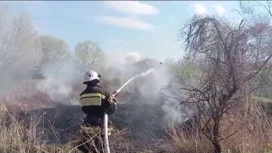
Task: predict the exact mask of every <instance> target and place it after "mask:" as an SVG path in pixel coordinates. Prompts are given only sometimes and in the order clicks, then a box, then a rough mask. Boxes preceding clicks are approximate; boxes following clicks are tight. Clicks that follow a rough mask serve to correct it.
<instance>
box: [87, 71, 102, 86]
mask: <svg viewBox="0 0 272 153" xmlns="http://www.w3.org/2000/svg"><path fill="white" fill-rule="evenodd" d="M99 79H100V74H98V73H97V72H95V71H93V70H90V71H88V72H86V73H85V76H84V82H83V83H86V82H90V81H93V80H98V81H99Z"/></svg>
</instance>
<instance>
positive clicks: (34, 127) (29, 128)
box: [0, 110, 72, 153]
mask: <svg viewBox="0 0 272 153" xmlns="http://www.w3.org/2000/svg"><path fill="white" fill-rule="evenodd" d="M39 121H40V120H39V119H38V118H36V119H33V120H31V121H30V122H28V123H25V122H18V121H17V120H16V118H15V117H14V116H13V115H11V114H10V113H9V111H3V110H2V111H1V112H0V129H1V130H0V135H1V136H0V152H8V153H15V152H16V153H67V152H69V151H70V150H71V148H72V147H71V145H70V144H69V143H67V144H64V145H58V144H57V145H46V141H45V140H43V139H42V138H41V137H42V135H43V129H40V128H38V124H39Z"/></svg>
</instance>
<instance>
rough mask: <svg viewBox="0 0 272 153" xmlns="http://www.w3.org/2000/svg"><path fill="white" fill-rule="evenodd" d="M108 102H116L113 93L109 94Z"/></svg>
mask: <svg viewBox="0 0 272 153" xmlns="http://www.w3.org/2000/svg"><path fill="white" fill-rule="evenodd" d="M108 102H109V103H110V104H115V103H116V100H115V97H114V94H112V95H110V96H109V98H108Z"/></svg>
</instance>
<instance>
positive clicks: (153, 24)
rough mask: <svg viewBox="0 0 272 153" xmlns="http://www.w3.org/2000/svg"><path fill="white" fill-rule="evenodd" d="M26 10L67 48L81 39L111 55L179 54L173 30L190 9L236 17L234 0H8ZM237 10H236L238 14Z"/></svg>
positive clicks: (16, 8)
mask: <svg viewBox="0 0 272 153" xmlns="http://www.w3.org/2000/svg"><path fill="white" fill-rule="evenodd" d="M5 3H7V4H8V6H9V8H10V10H11V11H12V13H18V12H22V11H23V12H26V13H28V14H29V16H30V18H31V19H32V22H33V24H34V26H35V28H36V29H37V30H38V32H39V33H40V34H44V35H51V36H54V37H57V38H60V39H62V40H65V41H66V43H67V44H68V45H69V48H70V49H71V50H73V49H74V47H75V46H76V44H77V43H78V42H81V41H85V40H92V41H94V42H97V43H99V46H100V47H101V49H102V50H103V51H104V52H105V53H107V54H109V55H112V54H114V55H119V54H130V55H135V56H140V57H149V58H155V59H158V60H163V59H165V58H174V59H177V58H180V57H182V56H183V55H184V50H183V48H182V47H181V42H180V41H178V39H177V32H178V30H179V28H181V27H182V25H183V24H185V23H186V21H187V20H189V19H190V17H192V16H193V15H194V14H198V15H218V16H228V17H229V16H232V17H235V12H234V11H233V10H234V9H238V8H239V3H238V1H21V2H19V1H18V2H16V1H6V2H5ZM236 14H237V13H236Z"/></svg>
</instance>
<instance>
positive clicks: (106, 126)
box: [104, 68, 154, 153]
mask: <svg viewBox="0 0 272 153" xmlns="http://www.w3.org/2000/svg"><path fill="white" fill-rule="evenodd" d="M151 72H154V68H151V69H149V70H148V71H146V72H143V73H141V74H138V75H136V76H134V77H132V78H130V79H129V80H128V81H127V82H125V83H124V84H123V85H122V86H121V87H120V88H119V89H118V90H116V91H115V92H114V93H113V96H114V97H115V96H116V95H117V94H118V93H119V92H120V91H121V90H122V89H123V88H124V87H125V86H127V85H128V84H129V83H130V82H131V81H133V80H134V79H136V78H139V77H144V76H147V75H148V74H149V73H151ZM104 145H105V148H106V153H110V145H109V137H108V114H107V113H104Z"/></svg>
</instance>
